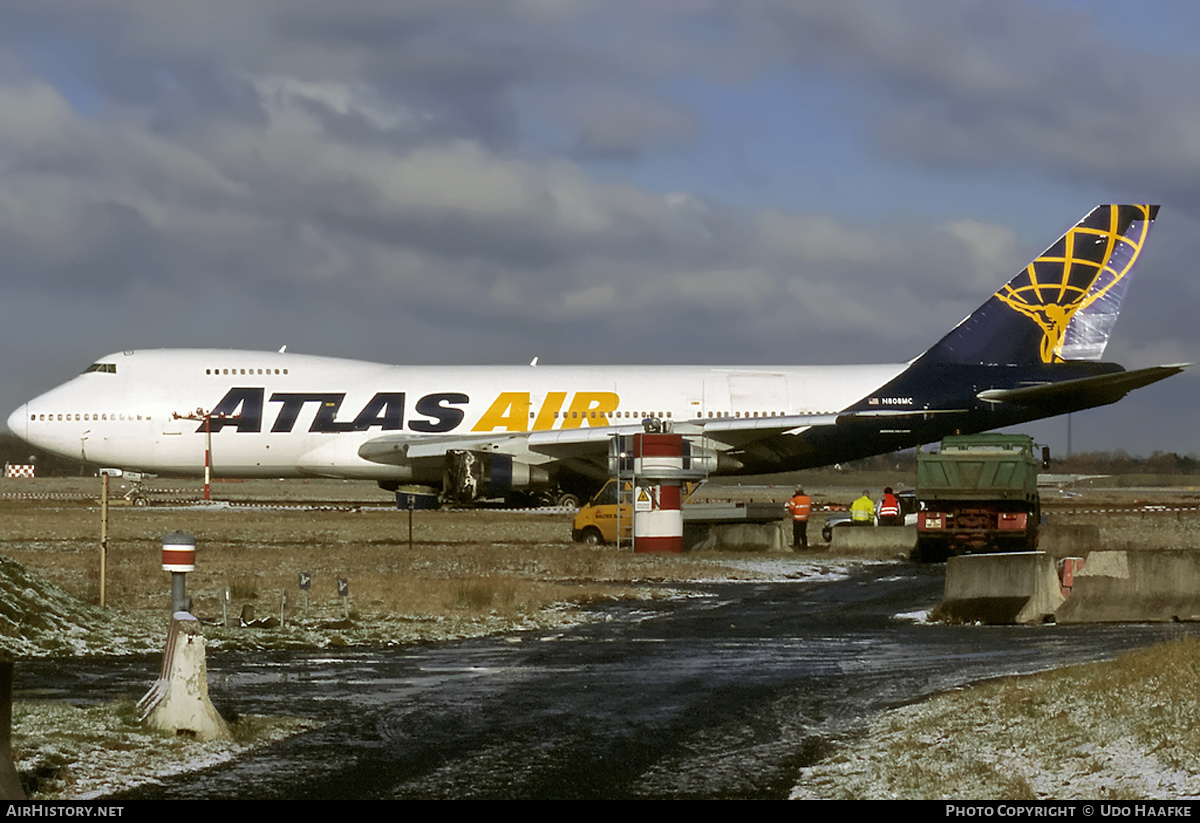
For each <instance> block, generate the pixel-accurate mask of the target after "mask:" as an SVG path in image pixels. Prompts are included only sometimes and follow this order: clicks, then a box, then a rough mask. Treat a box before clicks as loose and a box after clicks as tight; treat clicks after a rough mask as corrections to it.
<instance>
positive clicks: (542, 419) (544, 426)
mask: <svg viewBox="0 0 1200 823" xmlns="http://www.w3.org/2000/svg"><path fill="white" fill-rule="evenodd" d="M566 399H567V393H566V392H565V391H552V392H546V402H545V403H543V404H542V408H541V410H540V411H538V416H537V420H534V421H533V430H534V431H535V432H544V431H550V429H552V428H554V421H555V420H557V419H558V411H559V409H561V408H562V404H563V401H564V400H566Z"/></svg>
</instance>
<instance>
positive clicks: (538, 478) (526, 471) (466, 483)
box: [442, 449, 550, 503]
mask: <svg viewBox="0 0 1200 823" xmlns="http://www.w3.org/2000/svg"><path fill="white" fill-rule="evenodd" d="M549 484H550V473H549V472H548V471H547V470H546V469H545V468H543V467H541V466H531V465H529V464H528V463H521V462H519V461H516V460H513V459H512V456H511V455H507V454H497V453H494V452H480V451H470V450H468V449H450V450H449V451H447V452H446V463H445V475H444V477H443V483H442V494H443V496H444V497H445V499H447V500H452V501H454V502H456V503H471V502H474V501H476V500H486V499H488V498H492V497H504V496H505V495H506V494H508V493H509V492H511V491H514V490H525V489H532V488H538V487H540V486H547V485H549Z"/></svg>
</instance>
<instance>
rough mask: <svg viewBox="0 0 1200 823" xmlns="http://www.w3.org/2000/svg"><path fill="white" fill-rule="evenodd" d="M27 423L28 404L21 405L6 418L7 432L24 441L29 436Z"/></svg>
mask: <svg viewBox="0 0 1200 823" xmlns="http://www.w3.org/2000/svg"><path fill="white" fill-rule="evenodd" d="M28 421H29V404H28V403H23V404H22V405H21V406H19V407H18V408H17V410H16V411H15V412H13V413H12V414H10V415H9V416H8V430H9V431H10V432H12V433H13V434H15V435H16V436H17V437H20V438H21V439H22V440H24V439H26V437H27V436H28V434H29V425H28Z"/></svg>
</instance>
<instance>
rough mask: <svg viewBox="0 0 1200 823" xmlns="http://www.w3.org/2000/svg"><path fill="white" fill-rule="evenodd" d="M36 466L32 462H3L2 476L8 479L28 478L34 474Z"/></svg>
mask: <svg viewBox="0 0 1200 823" xmlns="http://www.w3.org/2000/svg"><path fill="white" fill-rule="evenodd" d="M36 473H37V472H36V467H35V466H34V465H33V464H32V463H5V464H4V476H5V477H7V478H10V479H16V478H30V479H32V478H33V477H34V476H35V475H36Z"/></svg>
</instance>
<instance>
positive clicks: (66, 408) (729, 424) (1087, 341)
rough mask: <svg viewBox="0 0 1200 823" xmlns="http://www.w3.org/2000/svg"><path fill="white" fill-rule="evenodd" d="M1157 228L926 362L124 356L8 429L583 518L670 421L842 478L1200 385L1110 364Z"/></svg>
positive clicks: (978, 317)
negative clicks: (585, 502)
mask: <svg viewBox="0 0 1200 823" xmlns="http://www.w3.org/2000/svg"><path fill="white" fill-rule="evenodd" d="M1157 212H1158V207H1157V206H1148V205H1105V206H1099V207H1097V208H1096V209H1094V210H1093V211H1092V212H1091V213H1090V214H1088V215H1087V216H1086V217H1085V218H1084V219H1083V220H1082V221H1080V223H1079V224H1078V225H1076V226H1075V227H1074V228H1072V229H1071V230H1070V231H1068V232H1067V233H1066V234H1065V235H1064V236H1063V237H1062V238H1061V239H1060V240H1059V241H1058V242H1057V243H1055V244H1054V245H1053V246H1051V247H1050V248H1049V249H1048V250H1047V251H1046V252H1045V253H1044V254H1042V255H1041V256H1040V257H1038V258H1037V259H1036V260H1034V261H1033V262H1032V263H1030V264H1029V265H1028V266H1027V267H1026V268H1024V269H1023V270H1022V271H1021V272H1020V273H1019V274H1018V275H1017V276H1016V277H1014V278H1013V279H1012V280H1011V281H1009V283H1008V284H1007V285H1005V286H1004V287H1003V288H1001V289H1000V290H999V291H998V292H996V293H995V294H994V295H992V296H991V297H990V298H989V299H988V300H987V302H985V303H984V304H983V305H982V306H981V307H980V308H978V309H977V310H976V311H975V312H973V313H972V314H971V315H970V316H968V317H967V318H966V319H965V320H963V321H962V322H961V323H959V324H958V325H957V326H955V327H954V328H953V329H952V330H951V331H950V332H949V333H948V334H947V335H946V336H945V337H943V338H942V339H941V340H940V341H939V342H938V343H936V344H935V345H934V346H933V347H932V348H930V349H929V350H928V351H926V352H925V353H924V354H921V355H920V356H919V357H917V358H915V359H913V360H910V361H909V362H907V363H894V364H883V365H859V366H770V367H731V366H711V367H709V366H607V367H562V366H537V365H536V361H535V364H530V365H529V366H524V367H519V368H514V367H510V366H462V367H446V366H438V367H412V366H387V365H380V364H375V363H366V362H360V361H354V360H339V359H333V358H327V357H313V356H309V355H300V354H290V353H283V352H279V353H275V352H251V351H230V350H224V349H179V350H171V349H160V350H151V351H123V352H117V353H115V354H110V355H108V356H106V357H102V358H101V359H100V360H98V361H96V362H95V363H93V364H92V365H91V366H89V367H88V368H87V370H86V371H85V372H84V373H83V374H81V375H79V376H78V377H76V378H74V379H73V380H71V381H69V382H67V383H64V384H63V385H61V386H59V387H57V388H55V389H52V390H51V391H49V392H47V393H45V394H43V395H41V396H40V397H37V398H35V399H33V400H30V401H29V402H28V403H26V404H25V405H23V406H21V407H20V408H18V409H17V410H16V411H15V412H13V414H12V416H11V417H9V419H8V426H9V428H10V429H11V430H12V431H13V432H14V433H15V434H17V435H18V436H19V437H21V438H23V439H24V440H26V441H28V442H29V443H32V444H34V445H36V446H39V447H41V448H44V449H46V450H48V451H51V452H54V453H56V454H60V455H64V456H68V457H77V458H80V459H83V460H88V461H91V462H94V463H100V464H102V465H105V466H113V467H119V468H124V469H130V470H134V469H136V470H141V471H147V472H156V473H159V474H173V475H185V476H187V475H193V476H194V475H199V474H201V473H202V472H203V469H204V464H205V448H206V440H208V439H211V445H212V457H211V459H212V466H213V472H214V474H215V475H216V476H218V477H336V478H352V479H363V480H374V481H376V482H378V483H379V485H380V486H382V487H384V488H388V489H394V488H396V487H397V486H399V485H400V484H408V483H417V484H426V485H430V486H436V487H440V488H441V489H442V492H443V495H444V496H446V497H447V498H449V499H454V500H459V501H469V500H474V499H484V498H494V497H501V496H512V495H518V496H519V495H526V496H527V497H528V498H531V499H553V500H558V501H559V502H564V503H569V502H576V501H577V500H578V499H579V498H581V497H582V496H584V495H586V494H588V493H589V492H590V491H591V490H592V489H594V488H598V487H599V485H600V484H601V483H602V482H603V481H604V479H605V478H606V477H607V476H608V461H607V450H608V443H609V440H610V438H611V437H612V436H613V435H614V434H632V433H635V432H639V431H642V429H643V421H644V420H645V419H646V418H653V419H655V420H663V421H670V422H671V424H672V426H673V428H674V431H676V432H677V433H680V434H683V435H684V436H685V438H686V442H687V444H688V448H689V449H690V454H691V456H692V458H693V459H694V460H695V461H700V463H701V464H702V465H704V466H707V468H708V469H709V470H710V471H711V472H712V473H713V474H751V473H753V474H758V473H766V472H782V471H791V470H795V469H804V468H811V467H816V466H824V465H829V464H832V463H836V462H844V461H847V460H854V459H856V458H861V457H867V456H869V455H874V454H883V453H886V452H890V451H894V450H896V449H901V448H907V447H911V446H915V445H917V444H921V443H929V442H933V441H936V440H939V439H940V438H941V437H942V436H943V435H946V434H951V433H956V432H958V433H963V434H967V433H973V432H980V431H986V430H989V429H995V428H999V427H1002V426H1009V425H1013V424H1017V423H1023V422H1026V421H1029V420H1037V419H1039V418H1043V417H1050V416H1053V415H1059V414H1065V413H1067V412H1072V411H1079V410H1081V409H1088V408H1092V407H1095V406H1102V405H1105V404H1107V403H1113V402H1116V401H1117V400H1119V399H1121V398H1122V397H1124V396H1125V394H1127V393H1128V392H1130V391H1132V390H1133V389H1136V388H1139V387H1141V386H1145V385H1148V384H1150V383H1154V382H1156V381H1158V380H1162V379H1164V378H1166V377H1169V376H1171V375H1173V374H1176V373H1178V372H1179V371H1181V370H1182V369H1183V368H1184V367H1185V366H1184V365H1166V366H1157V367H1153V368H1147V369H1138V370H1136V371H1126V370H1125V369H1123V368H1122V367H1121V366H1119V365H1117V364H1116V363H1107V362H1103V361H1102V360H1101V357H1102V356H1103V353H1104V349H1105V346H1106V344H1107V342H1108V338H1109V334H1110V332H1111V330H1112V327H1113V324H1114V322H1115V321H1116V318H1117V312H1118V310H1119V309H1120V304H1121V299H1122V298H1123V297H1124V295H1125V292H1126V289H1127V288H1128V286H1129V283H1130V281H1131V279H1132V276H1133V271H1134V264H1135V263H1136V262H1137V260H1138V257H1139V255H1140V254H1141V251H1142V248H1143V246H1144V245H1145V242H1146V239H1147V236H1148V235H1149V231H1150V226H1151V224H1152V222H1153V221H1154V218H1155V216H1156V214H1157ZM206 428H207V429H208V432H206ZM208 435H211V437H209V436H208Z"/></svg>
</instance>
